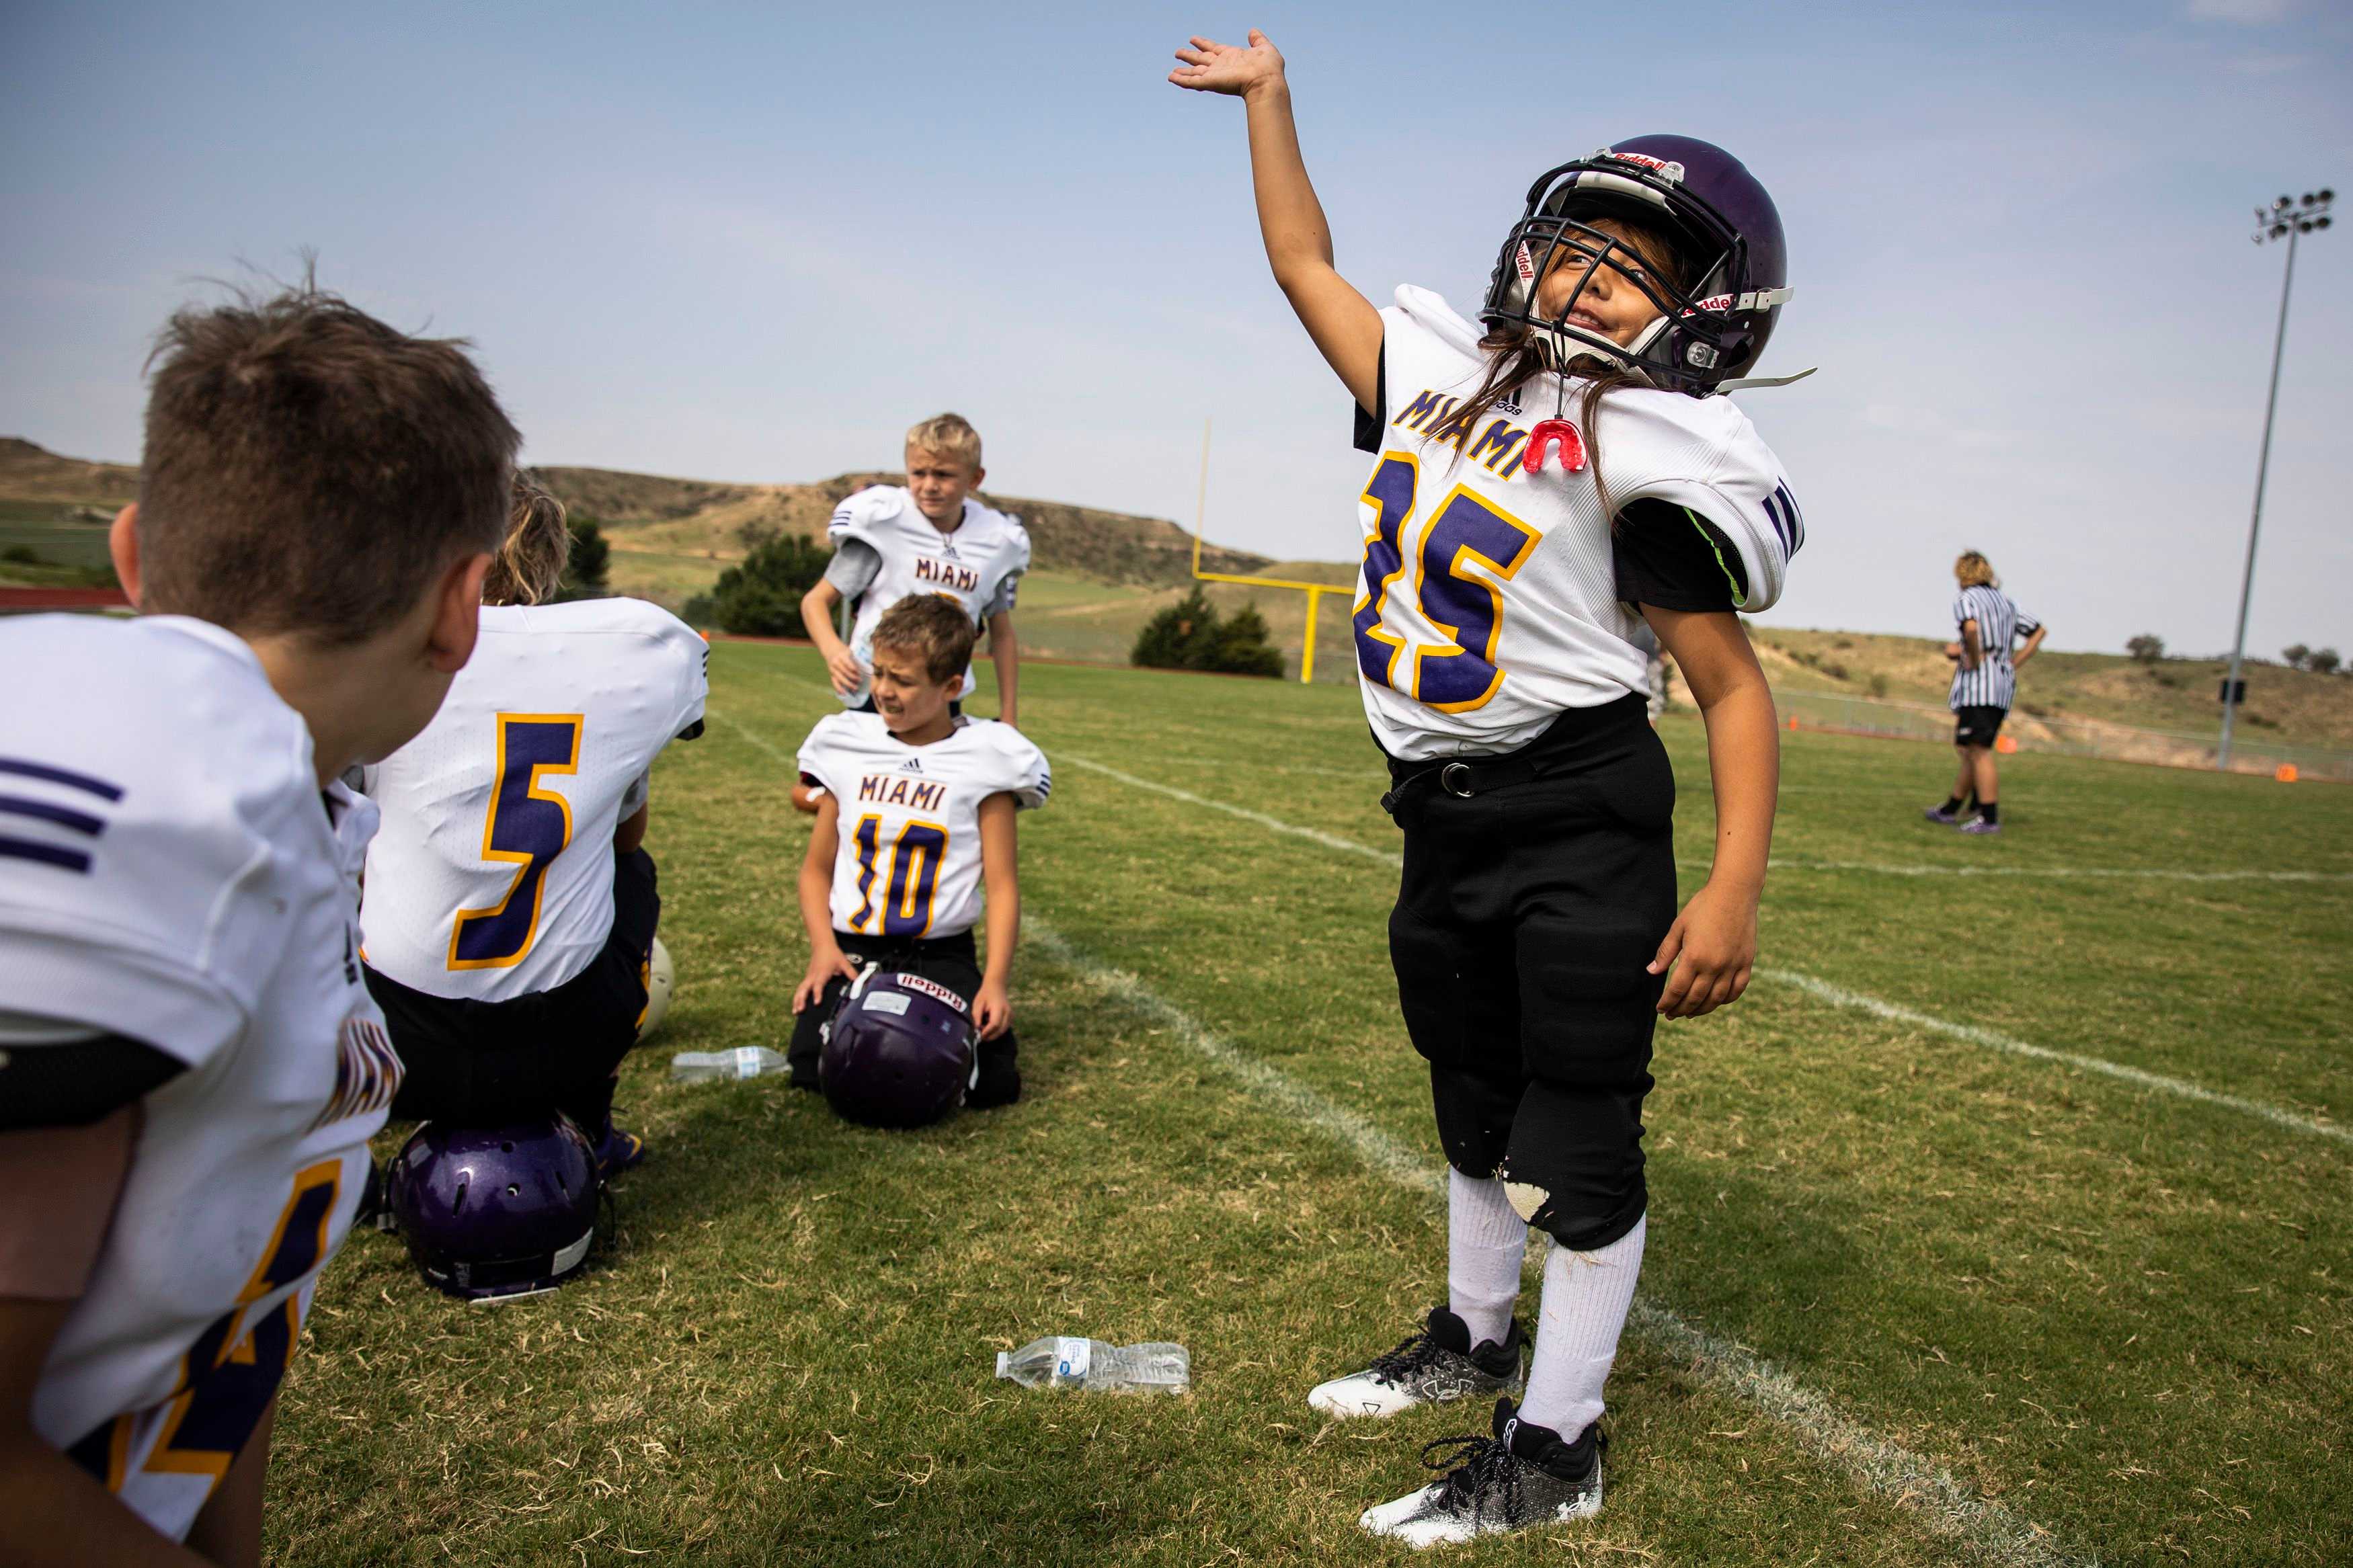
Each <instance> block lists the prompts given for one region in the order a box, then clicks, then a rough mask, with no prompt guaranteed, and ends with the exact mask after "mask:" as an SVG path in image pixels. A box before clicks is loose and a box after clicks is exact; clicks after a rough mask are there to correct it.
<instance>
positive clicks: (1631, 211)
mask: <svg viewBox="0 0 2353 1568" xmlns="http://www.w3.org/2000/svg"><path fill="white" fill-rule="evenodd" d="M1610 218H1622V219H1628V220H1631V221H1633V222H1635V223H1639V224H1641V225H1643V226H1647V227H1649V228H1651V229H1655V230H1659V231H1662V232H1663V233H1664V234H1665V235H1666V236H1667V237H1668V238H1669V239H1670V240H1671V241H1672V243H1673V245H1674V247H1675V249H1676V251H1677V253H1678V255H1679V256H1680V257H1681V258H1682V260H1683V268H1684V274H1685V276H1686V277H1687V278H1688V279H1690V286H1689V287H1688V288H1685V289H1678V288H1676V287H1675V286H1674V285H1673V284H1672V283H1671V282H1670V281H1669V280H1668V279H1663V278H1660V277H1656V276H1654V275H1652V272H1651V268H1649V267H1648V266H1646V265H1645V264H1644V263H1643V260H1642V258H1641V255H1640V254H1639V253H1637V252H1636V251H1635V249H1634V247H1632V246H1630V245H1628V244H1627V243H1626V242H1625V241H1624V240H1622V239H1619V238H1617V237H1614V236H1612V235H1610V234H1609V233H1608V232H1607V231H1606V230H1602V229H1599V228H1595V227H1594V226H1593V224H1594V223H1595V222H1596V221H1597V220H1606V219H1610ZM1556 264H1557V265H1559V266H1561V267H1564V268H1569V269H1572V270H1575V271H1577V272H1578V273H1581V274H1582V276H1581V277H1580V278H1579V279H1578V281H1577V287H1576V288H1575V289H1571V290H1570V292H1569V296H1568V299H1567V302H1566V303H1564V304H1563V305H1562V306H1561V308H1560V309H1559V310H1556V311H1554V312H1551V313H1548V314H1547V313H1541V312H1540V311H1539V310H1538V309H1537V305H1536V289H1537V284H1538V282H1539V281H1540V280H1541V279H1544V278H1545V277H1546V276H1547V275H1548V274H1549V273H1550V272H1551V271H1552V270H1553V268H1554V267H1555V266H1556ZM1605 266H1606V267H1609V268H1612V270H1613V273H1614V274H1615V275H1616V277H1617V278H1618V279H1619V280H1620V281H1621V282H1631V283H1632V284H1633V285H1634V286H1635V287H1637V288H1639V289H1641V290H1642V291H1643V292H1644V293H1645V294H1647V295H1649V296H1650V299H1651V303H1652V304H1653V305H1655V306H1657V307H1658V309H1659V312H1660V315H1659V319H1658V320H1657V321H1653V322H1652V323H1651V325H1650V326H1649V327H1648V328H1647V329H1645V330H1644V331H1643V332H1642V334H1641V336H1640V337H1638V338H1637V339H1636V340H1635V341H1634V342H1632V343H1631V344H1629V345H1624V346H1620V344H1618V343H1616V342H1612V341H1610V340H1609V338H1608V337H1605V336H1603V335H1602V334H1601V333H1599V332H1597V331H1590V330H1589V329H1587V328H1583V327H1579V326H1576V325H1572V324H1571V323H1570V322H1569V321H1568V315H1569V312H1570V311H1571V310H1574V309H1575V308H1576V305H1577V299H1578V297H1579V296H1580V295H1582V294H1583V293H1584V291H1585V289H1586V286H1587V283H1588V280H1589V279H1591V278H1592V276H1593V274H1594V272H1595V271H1596V270H1597V269H1598V268H1602V267H1605ZM1788 298H1789V256H1788V245H1787V243H1786V242H1785V241H1784V240H1783V238H1782V237H1781V215H1780V213H1779V211H1778V209H1777V208H1775V206H1774V205H1773V198H1772V197H1771V196H1770V195H1767V194H1766V191H1765V187H1764V186H1763V185H1761V184H1757V177H1756V176H1755V175H1754V174H1750V173H1749V172H1748V171H1747V170H1746V168H1744V167H1742V165H1741V163H1740V160H1739V159H1737V158H1735V157H1734V156H1733V155H1732V154H1731V153H1727V152H1725V150H1724V149H1723V148H1721V147H1717V146H1713V145H1711V144H1710V143H1708V142H1698V141H1694V140H1693V139H1692V138H1691V137H1688V136H1638V137H1636V138H1634V139H1633V140H1632V141H1630V142H1618V143H1616V144H1615V145H1613V146H1609V147H1604V148H1603V149H1602V150H1601V151H1600V152H1599V153H1595V154H1593V156H1591V157H1590V158H1579V159H1577V160H1576V161H1575V162H1573V163H1563V164H1562V165H1561V166H1560V167H1559V168H1557V169H1553V170H1551V171H1549V172H1547V173H1546V174H1543V175H1541V176H1539V177H1538V178H1537V180H1536V183H1535V184H1533V185H1531V186H1529V187H1528V206H1527V211H1526V212H1525V214H1524V215H1523V216H1521V218H1520V221H1519V222H1518V223H1517V224H1516V225H1514V227H1513V229H1512V232H1511V235H1510V237H1508V238H1506V239H1505V240H1504V248H1503V251H1502V253H1501V254H1500V255H1499V256H1497V257H1496V258H1495V271H1494V276H1493V278H1492V279H1489V281H1488V284H1487V300H1486V303H1485V304H1484V306H1482V308H1481V310H1480V312H1479V319H1480V320H1481V321H1484V322H1485V323H1486V324H1487V326H1488V327H1489V328H1490V329H1495V328H1504V327H1511V326H1517V327H1520V328H1522V329H1524V330H1525V331H1528V332H1530V333H1531V334H1533V336H1534V338H1535V342H1536V343H1537V344H1538V345H1539V346H1540V347H1542V348H1543V349H1544V350H1546V353H1548V354H1549V355H1550V356H1551V359H1552V363H1554V365H1555V366H1556V367H1565V366H1566V365H1567V363H1569V362H1570V361H1571V360H1574V359H1576V358H1577V357H1579V356H1590V357H1592V358H1594V359H1598V360H1601V361H1603V362H1605V363H1610V364H1615V365H1622V366H1624V367H1626V368H1627V369H1630V370H1633V371H1637V372H1639V373H1641V374H1642V375H1643V376H1644V377H1646V378H1647V379H1648V380H1649V381H1650V382H1651V384H1652V385H1654V386H1660V387H1664V388H1667V389H1669V390H1671V391H1675V392H1687V393H1690V394H1692V395H1694V396H1698V397H1704V396H1706V395H1708V394H1710V393H1712V392H1715V391H1717V390H1718V389H1719V388H1720V387H1721V385H1722V384H1723V383H1725V382H1727V381H1734V380H1736V379H1738V378H1741V377H1744V376H1746V374H1747V373H1748V371H1749V370H1750V369H1751V368H1752V367H1753V366H1754V365H1755V364H1756V363H1757V357H1758V356H1759V355H1760V354H1762V353H1764V352H1765V342H1766V340H1767V339H1768V338H1770V337H1771V336H1772V335H1773V324H1774V322H1775V321H1778V319H1779V317H1780V313H1781V305H1782V302H1783V301H1785V300H1788ZM1792 379H1794V378H1792Z"/></svg>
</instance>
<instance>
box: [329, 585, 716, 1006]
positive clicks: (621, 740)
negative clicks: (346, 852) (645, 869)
mask: <svg viewBox="0 0 2353 1568" xmlns="http://www.w3.org/2000/svg"><path fill="white" fill-rule="evenodd" d="M710 655H711V648H710V645H709V644H707V643H705V642H704V641H703V640H702V637H701V636H700V635H698V634H697V633H696V632H695V631H694V630H693V629H692V628H691V627H690V626H687V624H686V623H685V622H683V621H681V620H680V619H679V618H678V617H677V616H673V615H671V614H670V612H669V611H667V610H664V609H662V608H660V607H659V606H658V605H649V604H648V603H646V602H645V601H644V600H642V599H586V600H582V601H580V602H578V603H576V604H569V605H489V606H485V607H484V608H483V610H482V620H481V637H480V641H479V642H477V643H476V644H475V646H474V657H473V658H471V659H470V660H468V661H467V664H466V668H464V669H462V670H460V671H459V674H458V679H456V680H455V681H454V682H452V683H451V684H450V687H449V696H448V700H445V701H444V702H443V703H442V704H441V711H440V712H439V713H438V714H436V715H435V716H434V719H433V722H432V723H430V724H428V725H427V726H426V727H425V731H424V732H423V733H422V734H420V735H418V736H417V739H415V740H413V741H411V742H408V744H406V746H403V747H402V748H401V749H400V750H399V751H397V752H394V753H393V754H392V755H391V756H389V757H386V758H385V760H384V761H383V762H381V763H377V764H376V765H375V766H374V767H372V768H369V769H368V770H367V771H366V772H365V773H364V775H363V779H362V787H364V789H365V790H366V791H367V793H368V794H369V795H370V796H372V797H373V798H374V799H375V802H376V804H377V805H379V806H381V807H382V808H383V810H384V831H383V832H382V833H380V834H379V835H378V836H377V837H376V841H375V847H374V848H372V849H371V850H369V852H368V862H367V899H366V902H365V903H364V905H363V906H362V909H361V915H360V921H361V925H362V927H363V929H364V931H366V933H367V961H368V963H369V965H370V966H371V967H373V968H375V969H376V970H378V971H379V972H381V973H384V974H386V975H389V976H390V977H391V978H393V979H394V980H396V981H398V982H400V984H403V985H406V986H408V987H409V988H411V989H412V990H417V991H422V992H425V993H426V994H428V995H433V996H456V997H469V998H471V999H473V1000H476V1001H482V1002H499V1001H504V1000H506V999H507V998H509V997H513V996H522V995H527V994H531V993H533V992H539V991H548V990H553V989H554V987H556V986H558V985H561V984H564V983H565V981H567V980H569V979H571V978H572V977H573V976H575V975H576V974H578V973H580V972H581V971H582V970H584V969H586V968H587V967H588V964H589V961H590V960H592V959H594V958H595V957H596V954H597V953H598V952H601V951H602V950H603V948H604V946H605V942H606V939H607V938H608V937H609V936H610V935H611V934H612V931H613V830H614V829H615V828H616V827H617V826H620V823H621V819H622V818H623V816H627V815H628V812H629V811H634V809H635V805H632V804H630V802H629V801H628V798H627V797H628V796H629V795H630V792H631V788H632V786H633V785H635V784H637V783H638V780H639V779H640V778H642V777H643V776H644V774H645V772H646V770H647V769H648V768H649V767H650V766H652V765H653V760H654V757H655V754H656V753H658V752H660V750H661V749H662V747H664V746H665V745H667V744H669V743H670V741H671V739H672V738H673V737H675V736H676V735H677V734H678V733H679V731H681V730H684V729H686V728H687V727H688V726H690V725H691V724H692V723H694V721H696V720H698V719H700V718H702V700H703V694H704V692H705V690H706V689H707V683H706V680H705V677H704V670H703V667H704V665H705V663H706V662H707V661H708V660H709V658H710ZM625 806H627V807H628V809H627V810H625V809H624V808H625Z"/></svg>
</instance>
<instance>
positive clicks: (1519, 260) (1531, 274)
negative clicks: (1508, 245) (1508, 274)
mask: <svg viewBox="0 0 2353 1568" xmlns="http://www.w3.org/2000/svg"><path fill="white" fill-rule="evenodd" d="M1512 265H1513V266H1514V267H1515V268H1518V269H1519V274H1520V281H1521V282H1523V283H1533V282H1535V280H1536V264H1535V258H1532V257H1530V256H1529V255H1528V242H1527V241H1526V240H1525V239H1524V240H1522V241H1520V249H1519V254H1518V255H1517V256H1515V257H1514V258H1513V259H1512Z"/></svg>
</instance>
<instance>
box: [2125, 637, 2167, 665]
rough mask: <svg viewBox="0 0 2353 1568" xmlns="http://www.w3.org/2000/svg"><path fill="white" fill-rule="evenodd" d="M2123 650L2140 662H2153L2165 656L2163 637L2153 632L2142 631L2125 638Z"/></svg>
mask: <svg viewBox="0 0 2353 1568" xmlns="http://www.w3.org/2000/svg"><path fill="white" fill-rule="evenodd" d="M2125 652H2126V653H2127V654H2129V655H2131V656H2132V657H2133V658H2135V659H2137V660H2138V661H2139V662H2140V663H2142V664H2155V663H2156V662H2157V661H2158V659H2160V658H2164V657H2165V639H2164V638H2163V637H2158V635H2157V634H2156V633H2155V632H2143V633H2141V634H2140V636H2138V637H2126V639H2125Z"/></svg>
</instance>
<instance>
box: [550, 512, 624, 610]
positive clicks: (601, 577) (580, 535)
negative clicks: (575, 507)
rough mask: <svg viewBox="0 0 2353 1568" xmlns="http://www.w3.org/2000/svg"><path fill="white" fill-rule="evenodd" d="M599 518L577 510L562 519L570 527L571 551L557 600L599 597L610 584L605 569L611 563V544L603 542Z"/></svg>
mask: <svg viewBox="0 0 2353 1568" xmlns="http://www.w3.org/2000/svg"><path fill="white" fill-rule="evenodd" d="M598 521H600V520H598V519H596V518H593V517H588V516H586V515H583V514H580V513H575V514H574V515H572V516H570V517H568V518H566V519H565V526H566V527H567V528H569V529H571V530H572V553H571V555H570V556H569V557H568V558H567V559H566V560H565V563H564V581H563V583H562V584H561V585H560V586H558V587H557V589H556V591H555V599H556V602H557V603H558V604H562V603H564V602H565V600H568V599H601V598H603V597H605V596H606V595H607V594H610V593H611V592H612V591H613V589H612V584H610V582H609V581H608V580H607V576H606V573H607V569H608V568H609V567H610V566H611V565H612V562H613V547H612V546H611V545H609V544H607V543H606V542H605V531H604V530H603V529H602V528H600V527H598V526H597V524H598Z"/></svg>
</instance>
